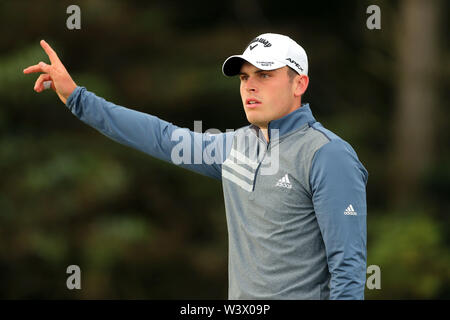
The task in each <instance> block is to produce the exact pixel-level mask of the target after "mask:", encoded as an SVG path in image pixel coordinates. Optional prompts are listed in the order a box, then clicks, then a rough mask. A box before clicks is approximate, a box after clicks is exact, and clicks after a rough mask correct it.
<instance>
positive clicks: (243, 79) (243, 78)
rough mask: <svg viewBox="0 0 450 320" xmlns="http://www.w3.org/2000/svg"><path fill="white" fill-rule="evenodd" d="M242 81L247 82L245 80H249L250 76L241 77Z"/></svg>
mask: <svg viewBox="0 0 450 320" xmlns="http://www.w3.org/2000/svg"><path fill="white" fill-rule="evenodd" d="M240 79H241V81H245V80H247V79H248V76H244V75H241V76H240Z"/></svg>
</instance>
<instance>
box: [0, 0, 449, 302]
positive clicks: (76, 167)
mask: <svg viewBox="0 0 450 320" xmlns="http://www.w3.org/2000/svg"><path fill="white" fill-rule="evenodd" d="M71 4H77V5H78V6H79V7H80V9H81V30H69V29H68V28H67V27H66V20H67V18H68V17H69V14H67V13H66V8H67V7H68V6H69V5H71ZM371 4H376V5H378V6H379V7H380V9H381V30H369V29H368V28H367V27H366V20H367V19H368V18H369V16H370V14H367V13H366V9H367V7H368V6H369V5H371ZM449 9H450V4H449V2H448V1H444V0H442V1H439V0H430V1H426V0H404V1H361V0H358V1H357V0H353V1H288V0H286V1H282V2H280V1H258V0H239V1H238V0H235V1H226V2H219V1H217V2H216V1H206V0H204V1H176V2H175V1H165V2H163V1H161V2H155V1H139V2H137V1H129V0H127V1H125V0H120V1H119V0H115V1H113V0H108V1H107V0H96V1H75V2H74V1H49V0H41V1H12V0H6V1H5V0H3V1H1V2H0V30H1V31H0V34H1V40H0V173H1V175H0V178H1V180H0V298H3V299H18V298H24V299H29V298H41V299H59V298H61V299H225V298H227V285H228V283H227V281H228V273H227V272H228V269H227V267H228V265H227V258H228V247H227V229H226V220H225V209H224V204H223V195H222V187H221V184H220V183H219V182H217V181H214V180H212V179H209V178H206V177H203V176H200V175H196V174H194V173H191V172H188V171H185V170H183V169H180V168H178V167H176V166H173V165H170V164H167V163H164V162H162V161H160V160H156V159H153V158H150V157H149V156H147V155H145V154H143V153H140V152H138V151H135V150H133V149H129V148H127V147H124V146H122V145H119V144H117V143H115V142H113V141H111V140H109V139H107V138H106V137H104V136H102V135H101V134H99V133H98V132H97V131H95V130H94V129H92V128H90V127H88V126H86V125H85V124H83V123H82V122H80V121H79V120H77V119H76V118H75V117H74V116H73V115H72V114H71V113H70V112H69V110H68V109H67V108H66V107H65V106H64V105H63V104H62V103H61V102H60V100H59V99H58V97H57V96H56V94H55V93H54V92H52V91H50V90H49V91H45V92H44V93H41V94H37V93H35V92H34V91H33V86H34V81H35V79H36V78H37V75H23V74H22V70H23V69H24V68H25V67H27V66H29V65H32V64H35V63H37V62H39V61H41V60H42V61H46V62H48V59H47V57H46V56H45V54H44V52H43V50H42V49H41V47H40V46H39V40H41V39H45V40H46V41H47V42H48V43H49V44H50V45H51V46H52V47H53V48H54V49H55V51H56V52H57V53H58V55H59V57H60V58H61V60H62V62H63V63H64V64H65V66H66V68H67V69H68V71H69V72H70V73H71V75H72V77H73V79H74V80H75V82H76V83H77V84H78V85H82V86H85V87H86V88H87V89H88V90H90V91H92V92H94V93H96V94H97V95H99V96H101V97H104V98H105V99H107V100H109V101H112V102H114V103H116V104H119V105H123V106H126V107H129V108H132V109H136V110H139V111H142V112H146V113H150V114H153V115H156V116H158V117H160V118H162V119H164V120H167V121H170V122H173V123H174V124H177V125H179V126H183V127H189V128H191V129H194V128H193V123H194V120H202V121H203V130H206V129H208V128H218V129H220V130H221V131H225V130H226V129H236V128H238V127H241V126H244V125H246V124H247V122H246V118H245V114H244V112H243V110H242V106H241V101H240V96H239V80H238V79H229V78H225V77H224V76H223V75H222V74H221V65H222V63H223V61H224V59H225V58H226V57H228V56H229V55H231V54H236V53H241V52H242V51H243V49H244V48H245V46H246V45H247V43H248V42H249V41H250V40H251V39H252V38H253V37H255V36H256V35H258V34H261V33H264V32H276V33H283V34H286V35H289V36H290V37H291V38H293V39H295V40H296V41H298V42H299V43H300V44H301V45H302V46H303V47H304V48H305V50H306V52H307V53H308V57H309V76H310V86H309V88H308V90H307V92H306V95H305V96H304V98H303V101H305V102H309V103H310V105H311V108H312V110H313V113H314V115H315V117H316V118H317V119H318V121H320V122H321V123H322V124H323V125H324V126H325V127H327V128H328V129H330V130H332V131H334V132H335V133H336V134H338V135H339V136H341V137H342V138H344V139H345V140H347V141H348V142H350V143H351V144H352V146H353V147H354V149H355V150H356V152H357V153H358V156H359V158H360V160H361V162H362V163H363V164H364V166H365V167H366V168H367V169H368V171H369V181H368V186H367V202H368V220H367V226H368V244H367V246H368V266H369V265H378V266H379V267H380V268H381V289H379V290H369V289H366V298H367V299H449V298H450V250H449V249H450V229H449V227H450V216H449V211H450V210H449V209H450V205H449V201H448V196H449V189H450V188H449V187H450V154H449V148H448V145H449V143H448V142H449V131H448V115H447V111H448V109H446V108H448V101H449V98H450V95H449V92H450V91H449V85H450V80H449V79H450V77H449V76H450V51H449V42H448V39H449V37H448V34H449V31H450V30H449V24H448V13H449V11H450V10H449ZM73 264H75V265H78V266H80V268H81V286H82V289H81V290H72V291H70V290H68V289H67V287H66V279H67V277H68V276H69V275H68V274H66V268H67V267H68V266H69V265H73ZM368 276H369V275H368Z"/></svg>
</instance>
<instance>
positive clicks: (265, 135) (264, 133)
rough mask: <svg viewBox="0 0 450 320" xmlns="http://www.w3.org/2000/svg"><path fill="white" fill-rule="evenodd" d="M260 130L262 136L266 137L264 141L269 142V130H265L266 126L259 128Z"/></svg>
mask: <svg viewBox="0 0 450 320" xmlns="http://www.w3.org/2000/svg"><path fill="white" fill-rule="evenodd" d="M259 129H260V130H261V132H262V133H263V135H264V138H266V141H267V142H269V130H267V127H265V128H261V127H260V128H259Z"/></svg>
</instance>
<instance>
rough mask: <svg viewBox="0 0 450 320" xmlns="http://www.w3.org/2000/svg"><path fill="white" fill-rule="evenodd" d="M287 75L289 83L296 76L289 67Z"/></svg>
mask: <svg viewBox="0 0 450 320" xmlns="http://www.w3.org/2000/svg"><path fill="white" fill-rule="evenodd" d="M287 74H288V76H289V81H290V82H292V81H293V80H294V78H295V76H297V75H298V73H297V71H295V70H294V69H292V68H291V67H288V68H287Z"/></svg>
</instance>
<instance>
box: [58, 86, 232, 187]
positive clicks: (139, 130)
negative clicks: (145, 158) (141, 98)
mask: <svg viewBox="0 0 450 320" xmlns="http://www.w3.org/2000/svg"><path fill="white" fill-rule="evenodd" d="M66 106H67V107H68V108H69V110H70V111H71V112H72V113H73V114H74V115H75V116H76V117H77V118H79V119H80V120H81V121H83V122H84V123H86V124H87V125H89V126H91V127H93V128H94V129H96V130H98V131H99V132H101V133H102V134H104V135H105V136H107V137H109V138H110V139H112V140H114V141H116V142H119V143H121V144H123V145H126V146H129V147H132V148H134V149H137V150H140V151H142V152H145V153H147V154H148V155H150V156H153V157H155V158H158V159H161V160H164V161H167V162H170V163H173V164H176V165H179V166H181V167H184V168H186V169H189V170H191V171H194V172H197V173H200V174H203V175H206V176H208V177H212V178H215V179H221V177H222V174H221V169H222V163H223V162H224V161H225V159H226V156H227V155H228V152H229V150H230V149H231V143H232V140H233V134H234V133H233V132H226V133H219V134H209V133H201V132H193V131H190V130H189V129H187V128H180V127H177V126H175V125H173V124H172V123H169V122H166V121H164V120H161V119H159V118H157V117H155V116H152V115H149V114H146V113H142V112H139V111H136V110H132V109H127V108H124V107H121V106H118V105H115V104H113V103H111V102H108V101H106V100H105V99H103V98H100V97H98V96H96V95H95V94H94V93H92V92H89V91H87V90H86V88H84V87H77V88H76V89H75V90H74V92H72V94H71V95H70V97H69V98H68V99H67V102H66Z"/></svg>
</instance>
